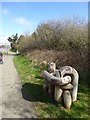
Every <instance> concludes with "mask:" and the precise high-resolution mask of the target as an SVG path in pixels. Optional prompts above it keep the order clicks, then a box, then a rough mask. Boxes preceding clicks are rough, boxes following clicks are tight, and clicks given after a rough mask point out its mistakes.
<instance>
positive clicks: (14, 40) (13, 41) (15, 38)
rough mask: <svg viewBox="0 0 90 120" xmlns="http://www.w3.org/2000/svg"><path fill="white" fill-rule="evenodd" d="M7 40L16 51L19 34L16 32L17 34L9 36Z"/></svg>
mask: <svg viewBox="0 0 90 120" xmlns="http://www.w3.org/2000/svg"><path fill="white" fill-rule="evenodd" d="M7 40H8V41H9V42H10V43H11V49H12V50H13V51H16V45H17V41H18V34H17V33H16V35H12V36H11V37H8V39H7Z"/></svg>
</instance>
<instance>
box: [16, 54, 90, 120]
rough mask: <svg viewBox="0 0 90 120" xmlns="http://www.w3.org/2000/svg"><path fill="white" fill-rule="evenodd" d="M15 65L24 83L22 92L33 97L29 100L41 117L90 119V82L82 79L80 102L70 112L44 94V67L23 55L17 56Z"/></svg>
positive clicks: (79, 94) (79, 92)
mask: <svg viewBox="0 0 90 120" xmlns="http://www.w3.org/2000/svg"><path fill="white" fill-rule="evenodd" d="M14 63H15V66H16V68H17V71H18V73H19V76H20V79H21V81H22V90H24V91H25V92H24V93H25V94H27V93H28V95H27V97H29V96H31V97H30V99H29V100H31V101H32V102H34V104H35V108H36V111H37V113H38V116H39V117H43V118H46V117H47V118H49V117H50V118H51V117H53V118H87V119H89V118H90V117H89V114H88V109H89V100H88V95H89V94H90V91H89V90H88V85H87V83H88V82H87V81H88V80H83V78H82V77H81V78H80V83H79V91H78V100H77V101H76V102H74V103H73V104H72V106H71V109H70V110H67V109H65V108H64V107H63V105H62V104H57V103H56V102H55V101H54V100H53V99H52V98H51V97H49V96H47V95H46V94H45V93H44V92H43V82H44V79H43V78H42V77H41V74H42V72H43V70H44V66H38V65H37V64H36V63H35V62H33V61H32V60H28V59H27V58H26V57H25V56H22V55H18V56H16V57H15V58H14ZM81 79H82V80H81ZM31 98H32V99H31ZM27 99H28V98H27Z"/></svg>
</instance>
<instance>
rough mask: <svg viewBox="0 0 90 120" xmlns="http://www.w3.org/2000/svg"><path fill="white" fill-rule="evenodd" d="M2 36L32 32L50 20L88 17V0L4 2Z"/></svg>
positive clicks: (4, 37)
mask: <svg viewBox="0 0 90 120" xmlns="http://www.w3.org/2000/svg"><path fill="white" fill-rule="evenodd" d="M1 7H2V8H1V11H2V22H1V24H2V38H3V39H6V38H7V37H9V36H11V35H13V34H16V33H18V34H19V35H20V34H25V33H32V32H33V31H34V30H35V29H36V27H37V25H39V24H40V23H42V22H46V21H48V20H59V19H62V18H64V17H67V16H68V17H72V16H80V17H84V18H85V19H86V20H87V19H88V2H42V3H40V2H3V3H2V5H1Z"/></svg>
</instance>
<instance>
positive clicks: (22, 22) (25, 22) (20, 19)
mask: <svg viewBox="0 0 90 120" xmlns="http://www.w3.org/2000/svg"><path fill="white" fill-rule="evenodd" d="M15 22H16V23H17V24H19V25H23V26H28V25H31V21H30V20H28V19H26V18H25V17H18V18H15Z"/></svg>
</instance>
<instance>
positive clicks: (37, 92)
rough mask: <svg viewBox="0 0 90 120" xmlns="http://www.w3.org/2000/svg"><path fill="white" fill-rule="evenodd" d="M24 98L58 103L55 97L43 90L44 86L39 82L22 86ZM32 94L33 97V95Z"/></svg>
mask: <svg viewBox="0 0 90 120" xmlns="http://www.w3.org/2000/svg"><path fill="white" fill-rule="evenodd" d="M21 92H22V95H23V98H24V99H25V100H28V101H32V102H37V101H39V102H44V103H52V104H55V105H56V104H57V103H56V102H55V101H54V100H53V98H51V97H50V96H48V95H46V94H45V93H44V92H43V86H42V85H38V84H32V83H25V84H24V85H23V86H22V89H21ZM31 96H32V97H31Z"/></svg>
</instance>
